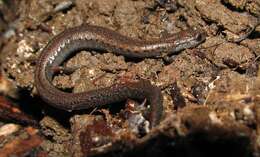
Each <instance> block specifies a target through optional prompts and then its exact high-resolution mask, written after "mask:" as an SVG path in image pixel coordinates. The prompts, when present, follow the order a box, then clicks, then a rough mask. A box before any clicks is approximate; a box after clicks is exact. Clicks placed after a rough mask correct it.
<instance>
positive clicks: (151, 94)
mask: <svg viewBox="0 0 260 157" xmlns="http://www.w3.org/2000/svg"><path fill="white" fill-rule="evenodd" d="M204 40H205V35H204V33H202V32H201V31H198V30H194V29H188V30H185V31H181V32H179V33H176V34H173V35H169V36H167V37H164V38H159V39H157V40H151V41H143V40H142V41H141V40H137V39H132V38H129V37H126V36H123V35H121V34H119V33H117V32H115V31H112V30H110V29H107V28H103V27H99V26H90V25H81V26H78V27H74V28H70V29H67V30H65V31H64V32H62V33H61V34H59V35H57V36H55V37H54V38H53V39H52V40H51V41H50V42H49V43H48V44H47V46H46V47H45V48H44V49H43V50H42V52H41V54H40V56H39V60H38V63H37V65H36V71H35V86H36V88H37V90H38V93H39V95H40V96H41V98H42V99H43V100H44V101H46V102H47V103H48V104H50V105H52V106H54V107H56V108H59V109H64V110H68V111H72V110H80V109H88V108H93V107H96V106H101V105H105V104H111V103H115V102H119V101H123V100H125V99H127V98H131V99H139V100H143V99H145V98H146V99H147V101H148V103H149V104H150V106H151V109H150V115H149V121H150V123H151V126H152V127H153V126H155V125H157V124H158V123H159V122H160V118H161V115H162V112H163V107H162V103H163V100H162V94H161V91H160V89H159V88H158V87H156V86H153V85H151V83H150V81H148V80H141V81H136V82H134V81H133V82H129V83H122V84H115V85H112V86H110V87H106V88H101V89H97V90H92V91H87V92H82V93H66V92H63V91H61V90H59V89H57V88H56V87H54V86H53V85H52V78H53V76H54V72H53V71H52V70H51V67H53V66H59V65H60V64H62V63H63V62H64V61H65V60H66V59H68V58H69V57H70V56H71V55H72V54H75V53H76V52H78V51H80V50H99V51H108V52H113V53H115V54H119V55H123V56H126V57H131V58H146V57H160V56H162V55H163V53H167V54H172V53H174V52H177V51H181V50H183V49H186V48H191V47H194V46H196V45H198V44H200V43H202V42H203V41H204Z"/></svg>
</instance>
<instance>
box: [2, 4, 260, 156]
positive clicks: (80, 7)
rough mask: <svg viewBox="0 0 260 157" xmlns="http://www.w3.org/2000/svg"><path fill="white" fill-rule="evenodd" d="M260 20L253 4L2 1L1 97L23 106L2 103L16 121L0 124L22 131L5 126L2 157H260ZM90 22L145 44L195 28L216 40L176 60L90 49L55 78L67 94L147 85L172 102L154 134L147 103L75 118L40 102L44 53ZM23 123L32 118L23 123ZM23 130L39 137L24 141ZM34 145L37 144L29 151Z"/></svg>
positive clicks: (5, 120) (257, 7)
mask: <svg viewBox="0 0 260 157" xmlns="http://www.w3.org/2000/svg"><path fill="white" fill-rule="evenodd" d="M258 20H259V21H260V2H258V1H251V0H240V1H236V0H19V1H18V0H17V1H16V0H10V1H5V0H0V35H1V38H0V52H1V53H0V55H1V56H0V57H1V70H2V75H1V80H0V91H1V93H2V95H4V96H7V97H9V98H11V100H12V102H15V104H16V105H17V106H16V107H13V106H12V107H10V106H8V107H6V105H1V106H0V111H1V112H2V113H4V115H7V116H6V117H7V118H6V117H5V118H3V116H2V118H1V116H0V118H1V119H0V120H1V124H0V126H2V127H4V126H5V125H8V126H9V125H14V124H9V123H17V126H16V124H15V126H16V127H17V129H19V131H14V133H13V132H11V133H6V132H5V131H2V130H1V128H0V152H1V154H6V156H8V155H10V154H12V153H11V151H12V150H13V149H17V151H18V152H15V153H14V154H13V155H17V154H18V155H26V154H27V155H28V154H30V155H31V156H53V157H54V156H75V157H81V156H105V155H109V156H141V155H142V156H148V155H149V156H158V155H162V156H168V155H169V156H170V155H171V156H173V155H175V156H220V155H221V156H223V155H225V156H260V154H259V153H260V107H259V103H260V77H259V75H260V71H259V62H260V60H259V55H260V46H259V45H260V26H257V24H258V23H260V22H259V21H258ZM84 23H87V24H92V25H98V26H103V27H107V28H110V29H112V30H116V31H118V32H120V33H121V34H124V35H126V36H129V37H133V38H139V39H149V38H158V37H162V36H165V35H167V34H170V33H176V32H179V31H181V30H185V29H187V28H189V27H198V28H200V29H202V30H204V31H205V32H206V33H207V39H206V41H205V42H204V43H203V44H201V45H199V46H198V47H196V48H193V49H187V50H184V51H182V52H180V53H178V54H176V55H175V56H174V58H173V61H172V62H171V63H167V62H165V61H164V60H163V59H160V58H158V59H153V58H149V59H143V60H133V59H129V58H125V57H123V56H117V55H114V54H113V53H100V52H94V51H92V52H88V51H81V52H79V53H77V55H75V56H73V57H72V58H70V59H69V60H68V61H67V62H66V63H64V65H63V66H65V67H72V68H74V67H78V69H77V70H75V71H74V72H73V73H72V74H68V75H65V74H60V75H57V76H56V77H55V78H54V80H53V84H54V85H55V86H56V87H57V88H60V89H61V90H66V91H71V92H82V91H87V90H93V89H97V88H100V87H106V86H110V85H112V84H114V83H116V82H120V81H122V80H124V79H140V78H143V79H148V80H150V81H151V83H152V84H154V85H156V86H159V87H160V88H161V90H162V93H163V97H164V103H163V106H164V115H163V119H162V121H161V123H160V125H158V126H157V127H156V128H154V129H152V130H150V129H149V127H147V120H146V119H145V118H146V116H145V114H146V113H145V110H146V109H147V108H146V107H145V106H143V105H142V104H144V103H145V102H135V101H134V100H128V101H126V102H122V103H118V104H112V105H109V106H106V107H104V108H95V109H91V110H87V111H79V112H72V113H68V112H65V111H60V110H58V109H55V108H52V107H50V106H49V105H48V104H46V103H45V102H43V101H42V100H41V99H40V98H39V97H38V96H37V92H36V90H35V87H34V69H35V65H36V64H37V58H38V56H39V54H40V53H41V50H42V49H43V48H44V46H45V45H46V44H47V43H48V41H49V40H50V39H52V38H53V37H54V36H55V35H57V34H59V33H60V32H62V31H63V30H65V29H66V28H70V27H74V26H78V25H81V24H84ZM248 32H249V35H248V36H247V33H248ZM2 104H4V103H2ZM6 104H8V105H10V103H6ZM2 106H3V107H2ZM132 106H135V108H134V109H133V108H132ZM18 107H19V108H20V109H19V110H18V109H17V108H18ZM7 109H8V110H7ZM17 110H18V111H19V112H17ZM140 110H141V111H144V112H141V111H140ZM4 111H6V112H4ZM14 113H15V114H14ZM16 114H17V116H16V117H15V116H14V115H16ZM8 115H13V116H8ZM19 116H22V117H26V119H25V121H23V122H17V119H18V121H19ZM27 116H28V117H29V118H30V119H28V117H27ZM9 117H10V118H9ZM13 117H14V118H13ZM17 117H18V118H17ZM8 118H9V119H8ZM12 119H14V120H12ZM27 119H28V121H26V120H27ZM32 121H33V122H34V123H35V121H37V122H38V124H33V125H32V123H30V122H32ZM18 124H23V125H21V126H20V125H18ZM24 124H25V126H26V125H31V126H32V127H34V128H33V129H35V130H36V131H35V130H34V131H33V132H34V133H31V134H30V131H29V134H30V135H29V138H28V139H29V140H28V139H26V140H25V141H24V140H22V139H24V138H22V139H21V138H20V136H22V135H23V134H26V133H27V134H28V128H27V127H28V126H27V127H25V126H24ZM31 132H32V131H31ZM36 132H37V133H36ZM27 136H28V135H27ZM30 140H31V141H32V142H31V143H32V145H31V146H28V147H24V146H22V144H23V143H28V142H30ZM8 144H9V145H11V146H12V147H9V145H8ZM20 150H21V151H20ZM0 156H1V155H0Z"/></svg>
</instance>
